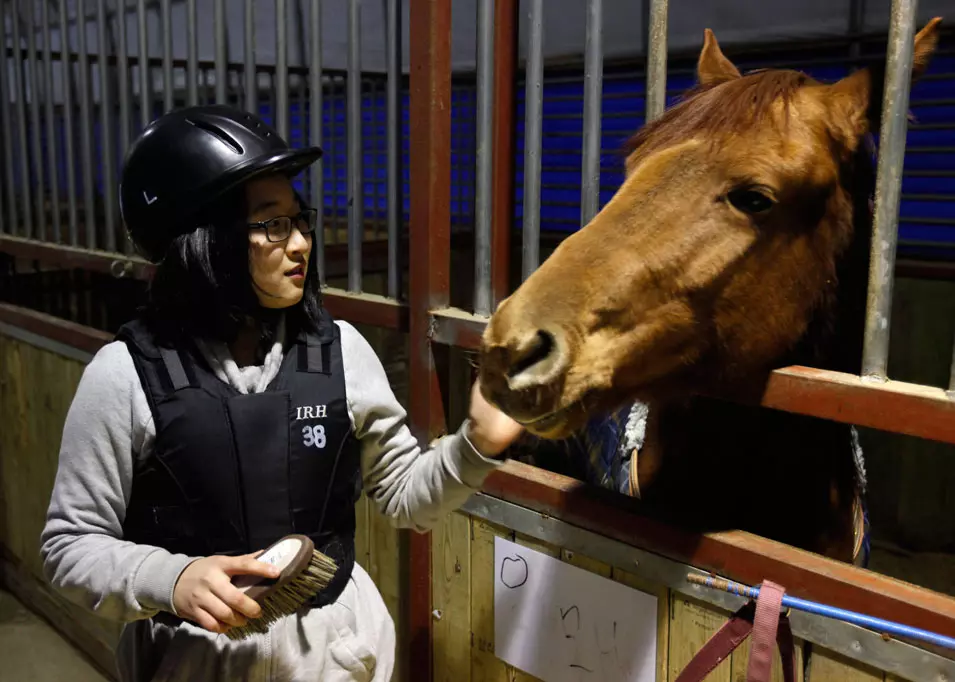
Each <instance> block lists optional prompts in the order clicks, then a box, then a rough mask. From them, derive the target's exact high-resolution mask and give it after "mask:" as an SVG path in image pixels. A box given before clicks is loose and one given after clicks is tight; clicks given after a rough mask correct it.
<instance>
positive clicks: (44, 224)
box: [0, 0, 407, 299]
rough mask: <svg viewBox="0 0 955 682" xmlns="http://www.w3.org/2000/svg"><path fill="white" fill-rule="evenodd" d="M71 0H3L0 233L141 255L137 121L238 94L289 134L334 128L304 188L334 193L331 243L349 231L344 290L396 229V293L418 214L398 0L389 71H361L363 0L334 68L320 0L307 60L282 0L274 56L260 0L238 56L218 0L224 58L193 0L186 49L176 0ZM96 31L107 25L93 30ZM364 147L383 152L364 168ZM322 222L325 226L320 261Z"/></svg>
mask: <svg viewBox="0 0 955 682" xmlns="http://www.w3.org/2000/svg"><path fill="white" fill-rule="evenodd" d="M71 4H72V3H68V2H67V1H66V0H57V1H56V2H53V3H47V2H41V3H29V2H28V3H22V2H21V3H17V2H9V1H8V2H3V3H2V4H0V9H2V14H3V18H4V20H5V21H6V23H7V25H9V26H10V27H11V35H10V36H9V37H10V43H8V44H5V46H4V49H2V50H0V131H2V144H3V149H4V164H5V165H4V169H3V170H4V175H5V183H4V187H3V188H2V190H0V238H14V239H18V240H26V241H29V242H31V243H33V242H35V243H37V245H38V246H49V247H52V246H53V245H66V246H70V247H77V248H82V249H86V250H88V251H90V252H95V253H98V254H102V253H104V252H105V254H108V255H110V256H118V255H122V256H124V257H126V258H128V259H133V258H135V257H134V256H133V254H132V247H131V244H130V243H129V241H128V239H127V238H126V235H125V231H124V229H123V226H122V225H121V224H120V222H121V221H120V216H119V205H118V197H117V184H118V176H119V172H120V169H121V164H122V159H123V157H124V155H125V153H126V150H127V149H128V148H129V145H130V141H131V138H132V136H133V134H134V133H138V131H140V130H142V129H143V128H144V127H145V126H146V125H148V124H149V123H150V122H151V121H152V120H153V119H155V118H156V117H157V116H159V115H160V114H162V113H163V112H166V111H169V110H171V109H173V108H177V107H182V106H191V105H196V104H205V103H213V102H219V103H228V104H232V105H234V106H240V107H244V108H246V109H247V110H249V111H254V112H256V113H258V114H260V115H262V116H263V118H265V119H266V120H267V121H269V122H270V123H271V124H272V125H273V126H274V127H275V128H276V130H277V131H278V132H279V133H280V134H281V135H282V136H283V137H284V138H286V139H287V140H289V142H290V143H292V144H309V143H312V144H320V145H321V144H323V143H324V148H325V155H324V157H323V159H321V160H320V161H319V162H317V163H316V164H315V165H314V166H313V167H312V168H310V169H309V170H308V171H306V172H305V173H304V174H303V175H302V176H301V177H300V179H299V180H298V182H297V183H296V188H297V189H298V190H299V191H301V192H302V193H303V195H304V196H306V197H307V198H308V200H309V201H310V202H311V203H313V204H315V205H318V206H322V207H323V209H324V213H325V217H326V227H327V228H328V232H329V235H328V237H329V242H330V243H333V244H337V243H341V242H342V241H343V239H342V233H343V232H344V234H345V236H346V240H347V244H348V248H347V253H348V256H347V258H348V263H349V268H348V275H347V284H346V285H345V286H346V288H347V290H348V292H350V293H352V294H357V293H359V292H361V291H362V288H363V279H362V244H363V243H364V242H367V241H369V240H382V239H387V240H388V243H389V246H388V257H387V284H386V286H385V287H384V288H385V293H387V295H388V296H389V297H390V298H392V299H395V298H397V297H398V296H399V293H400V289H401V277H400V270H399V265H398V263H399V247H400V240H401V235H402V229H401V228H402V225H403V223H404V221H405V220H406V216H407V211H406V210H405V208H404V206H403V201H404V198H405V190H404V186H403V183H402V182H401V175H400V169H401V156H402V154H406V153H407V136H406V135H403V134H402V132H403V127H404V125H403V120H402V110H403V102H402V100H403V98H406V97H407V87H406V86H404V85H403V81H404V80H405V77H403V76H402V73H401V51H400V50H401V43H400V35H401V26H400V23H399V22H400V17H401V13H400V2H396V1H392V2H389V3H388V5H389V11H388V20H387V32H388V40H389V44H390V47H389V50H388V60H387V70H386V72H385V73H384V74H378V73H363V72H362V71H361V64H360V59H359V56H360V49H361V46H360V38H361V36H360V31H359V19H360V11H361V9H360V8H361V2H360V1H359V0H350V4H349V13H350V23H349V44H350V47H349V60H348V68H347V69H346V70H345V71H335V70H323V68H322V61H323V60H322V45H321V15H322V2H321V1H320V0H315V1H314V2H310V3H308V5H309V30H308V32H307V33H308V36H309V39H308V41H307V42H308V45H307V49H308V54H307V66H297V67H291V66H289V61H288V43H289V42H290V40H289V32H288V30H287V26H288V17H287V16H286V13H287V10H288V9H289V7H288V6H287V5H288V3H286V2H285V0H275V4H274V11H275V16H276V22H275V26H276V35H275V44H276V45H277V46H279V49H277V53H276V60H275V64H274V65H267V64H258V65H257V64H256V63H255V40H256V36H255V17H254V13H253V8H254V1H253V0H244V22H245V23H244V39H245V45H244V61H242V62H230V61H229V60H228V54H227V36H226V21H225V18H226V15H225V7H226V5H225V2H224V0H215V2H214V5H213V7H214V12H215V21H214V28H213V30H212V33H213V35H212V36H208V38H212V39H213V42H214V46H215V57H214V59H213V60H200V59H199V58H198V44H199V40H200V37H201V36H200V35H199V30H198V28H197V25H198V22H197V16H196V12H197V8H196V4H197V3H196V0H188V2H187V3H186V4H185V11H186V21H185V29H186V41H185V42H186V57H185V59H177V58H175V57H174V55H173V43H172V30H171V29H172V28H173V24H172V9H171V4H172V3H171V1H170V0H161V1H160V2H159V3H158V9H157V12H156V13H155V14H154V15H152V16H150V15H149V12H148V10H147V3H146V2H145V0H138V2H137V3H136V4H135V6H134V7H132V8H127V6H126V3H125V2H124V1H123V0H95V2H94V0H78V2H76V3H75V4H74V5H73V7H72V12H70V11H68V10H69V9H70V5H71ZM91 5H95V6H92V7H91ZM51 7H52V8H53V11H51ZM36 8H39V17H35V16H34V12H35V11H36ZM91 11H92V15H91V14H90V12H91ZM129 12H134V13H135V26H136V30H135V35H133V36H131V35H129V33H130V31H128V29H127V21H126V17H127V13H129ZM37 19H38V20H37ZM280 19H281V20H280ZM152 22H158V23H159V26H160V27H161V29H162V30H161V31H160V33H161V35H162V44H161V55H160V56H159V57H156V56H150V54H151V52H150V48H151V47H152V48H155V47H156V46H154V45H153V46H150V45H149V35H148V34H149V27H150V26H151V25H152ZM74 24H75V25H76V26H79V27H80V30H76V27H75V26H73V25H74ZM71 26H73V30H72V31H71ZM64 36H65V39H61V38H62V37H64ZM88 36H89V37H92V36H95V45H91V44H90V43H89V41H88ZM38 42H39V44H40V47H39V49H38V46H37V43H38ZM153 54H155V52H153ZM10 67H13V68H10ZM9 74H12V76H13V77H12V79H11V78H9V77H8V75H9ZM183 76H184V78H183ZM177 78H178V80H177ZM10 81H12V82H10ZM263 81H265V85H264V86H263ZM363 157H370V158H371V163H366V164H364V165H365V166H366V167H364V168H363V163H362V161H363ZM386 176H387V180H385V179H384V178H385V177H386ZM342 228H347V229H346V230H342ZM325 238H326V234H325V233H324V232H323V231H321V230H320V231H318V233H317V236H316V241H317V249H318V252H319V254H318V257H319V259H320V267H319V270H320V272H321V273H323V277H324V273H325V271H326V269H325V261H324V256H325V250H324V247H325V241H326V239H325ZM22 246H23V245H18V247H22Z"/></svg>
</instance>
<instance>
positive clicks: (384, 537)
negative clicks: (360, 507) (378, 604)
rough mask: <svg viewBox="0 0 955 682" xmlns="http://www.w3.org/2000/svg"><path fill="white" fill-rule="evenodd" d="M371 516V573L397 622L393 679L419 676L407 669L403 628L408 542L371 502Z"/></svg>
mask: <svg viewBox="0 0 955 682" xmlns="http://www.w3.org/2000/svg"><path fill="white" fill-rule="evenodd" d="M368 519H369V523H368V527H369V533H368V552H369V565H370V567H371V570H369V571H368V574H369V575H370V576H371V579H372V580H373V581H374V582H375V585H376V586H377V587H378V591H379V592H381V597H382V599H383V600H384V602H385V605H386V606H387V607H388V612H389V613H390V614H391V617H392V619H393V620H394V622H395V630H396V633H395V634H396V637H397V647H396V652H395V653H396V660H395V672H394V678H393V679H394V680H396V681H397V680H411V679H416V678H415V677H413V676H409V675H408V673H407V672H406V671H405V664H406V663H407V630H406V629H404V628H402V627H401V625H402V623H403V622H404V618H405V615H406V614H405V610H404V608H403V607H404V602H403V600H402V592H403V591H402V575H403V574H402V563H403V562H404V561H406V560H407V556H406V554H407V552H406V551H405V550H404V548H403V545H404V544H405V543H403V542H402V536H401V531H399V530H398V529H396V528H394V527H393V526H392V525H391V522H390V521H389V520H388V519H387V518H385V517H384V516H382V515H381V514H379V513H378V511H377V509H376V508H375V507H374V506H373V505H369V514H368Z"/></svg>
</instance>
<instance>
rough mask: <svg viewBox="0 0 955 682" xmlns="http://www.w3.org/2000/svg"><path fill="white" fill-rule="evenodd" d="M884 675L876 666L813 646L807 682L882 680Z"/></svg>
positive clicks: (874, 681) (864, 681)
mask: <svg viewBox="0 0 955 682" xmlns="http://www.w3.org/2000/svg"><path fill="white" fill-rule="evenodd" d="M884 677H885V676H884V674H883V673H882V672H881V671H879V670H876V669H875V668H870V667H868V666H864V665H862V664H860V663H857V662H856V661H852V660H850V659H848V658H843V657H842V656H839V655H838V654H835V653H833V652H831V651H827V650H826V649H822V648H821V647H817V646H813V647H812V653H811V654H810V656H809V672H808V674H807V676H806V682H882V680H883V679H884Z"/></svg>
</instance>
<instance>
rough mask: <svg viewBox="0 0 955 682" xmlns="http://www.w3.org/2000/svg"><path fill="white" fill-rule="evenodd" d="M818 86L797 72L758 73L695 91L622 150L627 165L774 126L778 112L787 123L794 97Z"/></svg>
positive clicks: (779, 70) (637, 135)
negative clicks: (677, 147) (697, 141)
mask: <svg viewBox="0 0 955 682" xmlns="http://www.w3.org/2000/svg"><path fill="white" fill-rule="evenodd" d="M812 83H815V81H814V80H813V79H811V78H810V77H809V76H807V75H806V74H804V73H801V72H799V71H791V70H784V69H773V70H765V71H754V72H750V73H748V74H746V75H745V76H742V77H740V78H736V79H733V80H730V81H724V82H722V83H717V84H710V85H696V86H695V87H693V88H691V89H690V90H688V91H687V92H685V93H684V94H683V96H682V98H681V100H680V101H679V102H678V103H677V104H676V105H674V106H673V107H672V108H670V109H668V110H667V111H665V112H664V113H663V115H662V116H660V117H659V118H657V119H656V120H654V121H652V122H650V123H648V124H646V125H645V126H643V127H642V128H641V129H640V130H638V131H637V132H636V133H635V134H634V135H633V136H632V137H631V138H630V139H629V140H627V142H626V143H625V144H624V147H623V151H624V153H625V155H626V158H627V163H628V165H631V164H632V162H633V161H634V160H636V159H637V158H639V157H642V156H645V155H646V154H649V153H650V152H652V151H654V150H658V149H661V148H663V147H667V146H670V145H672V144H675V143H677V142H681V141H685V140H688V139H691V138H694V137H697V138H700V137H709V138H714V139H716V138H722V137H724V136H726V135H732V134H734V133H739V132H742V131H744V130H748V129H751V128H752V127H753V126H754V125H761V124H764V123H766V124H775V123H776V118H777V115H778V112H781V113H782V117H783V122H784V123H785V121H786V120H788V115H789V111H790V105H791V104H792V101H793V99H794V96H795V94H796V92H797V91H798V90H799V89H800V88H802V87H803V86H805V85H809V84H812Z"/></svg>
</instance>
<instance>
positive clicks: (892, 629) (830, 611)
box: [687, 573, 955, 649]
mask: <svg viewBox="0 0 955 682" xmlns="http://www.w3.org/2000/svg"><path fill="white" fill-rule="evenodd" d="M687 580H689V581H690V582H691V583H694V584H696V585H703V586H705V587H711V588H713V589H716V590H723V591H725V592H730V593H732V594H738V595H740V596H741V597H749V598H750V599H756V598H757V597H759V588H758V587H749V586H748V585H743V584H742V583H737V582H733V581H732V580H723V579H722V578H714V577H713V576H708V575H699V574H692V573H691V574H690V575H688V576H687ZM783 606H786V607H789V608H793V609H797V610H799V611H805V612H806V613H814V614H816V615H819V616H826V617H827V618H835V619H837V620H843V621H846V622H847V623H852V624H853V625H860V626H862V627H865V628H871V629H872V630H876V631H878V632H880V633H883V632H884V633H886V634H890V635H897V636H899V637H908V638H910V639H916V640H920V641H922V642H929V643H931V644H935V645H936V646H941V647H945V648H947V649H955V639H952V638H951V637H946V636H945V635H940V634H938V633H935V632H929V631H928V630H920V629H919V628H913V627H911V626H909V625H903V624H901V623H894V622H892V621H890V620H882V619H881V618H875V617H873V616H867V615H865V614H863V613H856V612H855V611H846V610H845V609H839V608H836V607H835V606H827V605H826V604H819V603H817V602H813V601H809V600H807V599H799V598H798V597H790V596H789V595H786V594H784V595H783Z"/></svg>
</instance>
